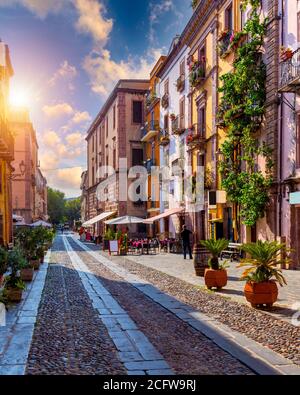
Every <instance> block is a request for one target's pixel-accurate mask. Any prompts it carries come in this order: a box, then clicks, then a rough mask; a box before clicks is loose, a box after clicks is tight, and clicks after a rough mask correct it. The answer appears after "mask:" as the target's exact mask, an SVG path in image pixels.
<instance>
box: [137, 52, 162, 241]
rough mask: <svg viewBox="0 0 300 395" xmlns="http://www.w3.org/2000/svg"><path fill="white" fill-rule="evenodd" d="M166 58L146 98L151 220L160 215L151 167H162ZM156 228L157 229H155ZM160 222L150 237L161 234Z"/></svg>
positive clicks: (154, 73)
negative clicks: (162, 80)
mask: <svg viewBox="0 0 300 395" xmlns="http://www.w3.org/2000/svg"><path fill="white" fill-rule="evenodd" d="M165 59H166V57H165V56H161V57H160V58H159V59H158V61H157V63H156V64H155V66H154V67H153V69H152V71H151V73H150V85H149V93H148V95H147V98H146V114H145V124H144V127H143V130H142V139H141V141H142V142H143V143H144V157H145V159H146V160H145V166H146V168H147V171H148V174H149V176H148V202H147V217H148V218H151V217H154V216H156V215H157V214H159V210H160V205H159V204H160V202H159V179H157V180H155V179H152V177H151V167H153V166H159V165H160V145H159V143H160V138H161V136H160V98H159V93H158V92H159V89H158V87H159V78H158V76H157V74H158V73H159V71H160V69H161V67H162V65H163V64H164V61H165ZM153 227H155V228H153ZM158 227H159V222H155V223H154V224H153V225H152V226H150V227H149V233H150V235H151V234H152V233H153V234H154V235H155V234H158V233H159V229H158Z"/></svg>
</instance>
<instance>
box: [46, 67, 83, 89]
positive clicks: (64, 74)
mask: <svg viewBox="0 0 300 395" xmlns="http://www.w3.org/2000/svg"><path fill="white" fill-rule="evenodd" d="M76 75H77V70H76V67H75V66H72V65H70V64H69V62H68V61H67V60H65V61H63V62H62V64H61V65H60V67H59V69H58V70H57V71H56V72H55V73H54V75H53V77H52V78H51V79H50V80H49V85H50V86H54V85H55V84H56V83H57V82H58V81H60V80H67V81H69V84H68V86H69V89H73V88H74V87H73V85H72V83H71V82H70V81H71V80H72V79H73V78H75V77H76Z"/></svg>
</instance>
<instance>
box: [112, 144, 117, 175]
mask: <svg viewBox="0 0 300 395" xmlns="http://www.w3.org/2000/svg"><path fill="white" fill-rule="evenodd" d="M113 168H114V169H115V170H116V168H117V147H116V138H115V137H114V138H113Z"/></svg>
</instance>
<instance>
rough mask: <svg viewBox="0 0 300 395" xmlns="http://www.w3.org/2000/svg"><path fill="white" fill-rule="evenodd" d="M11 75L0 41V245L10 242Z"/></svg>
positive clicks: (8, 57) (12, 153)
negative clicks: (9, 104)
mask: <svg viewBox="0 0 300 395" xmlns="http://www.w3.org/2000/svg"><path fill="white" fill-rule="evenodd" d="M12 75H13V68H12V65H11V61H10V56H9V49H8V46H7V45H5V44H4V43H3V42H2V41H0V244H2V245H3V244H4V245H7V244H8V243H10V242H11V241H12V207H11V174H12V171H13V168H12V166H11V162H12V161H13V159H14V139H13V136H12V134H11V132H10V130H9V128H8V96H9V80H10V78H11V77H12Z"/></svg>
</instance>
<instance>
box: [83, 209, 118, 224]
mask: <svg viewBox="0 0 300 395" xmlns="http://www.w3.org/2000/svg"><path fill="white" fill-rule="evenodd" d="M115 213H116V212H115V211H106V212H104V213H102V214H100V215H97V217H94V218H92V219H90V220H88V221H86V222H84V223H83V224H82V226H83V227H84V228H88V227H89V226H92V225H94V224H96V223H97V222H100V221H103V220H105V219H106V218H108V217H111V216H112V215H113V214H115Z"/></svg>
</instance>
